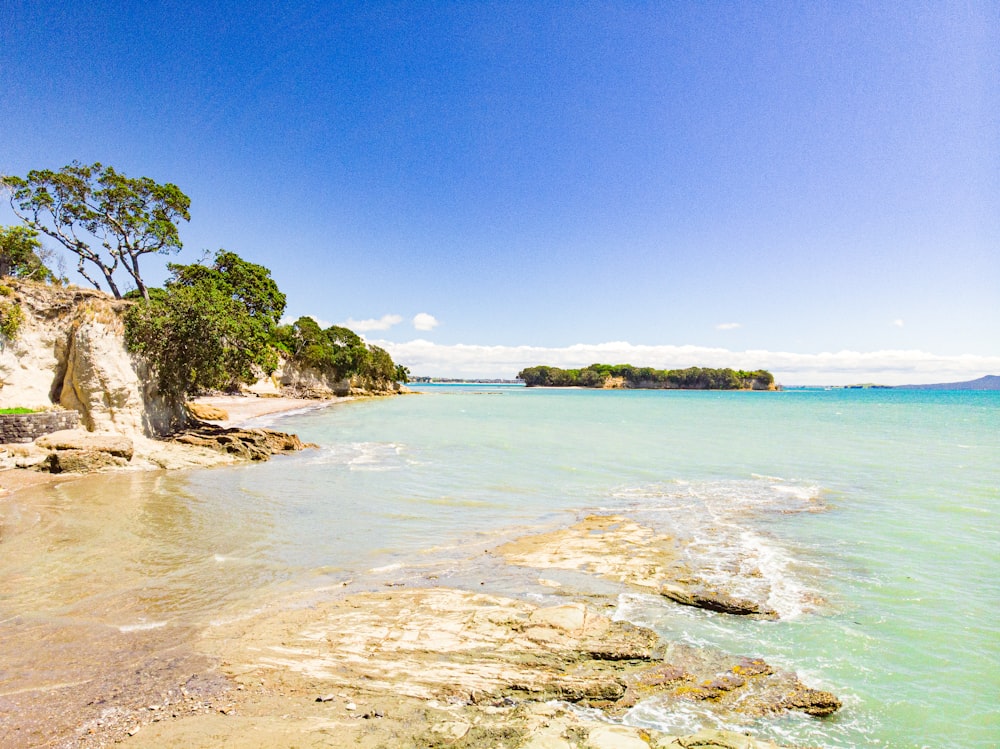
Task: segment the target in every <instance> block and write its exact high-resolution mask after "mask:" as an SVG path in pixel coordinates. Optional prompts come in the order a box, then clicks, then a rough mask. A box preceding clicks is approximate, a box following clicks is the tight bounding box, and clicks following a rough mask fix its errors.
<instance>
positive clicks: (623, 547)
mask: <svg viewBox="0 0 1000 749" xmlns="http://www.w3.org/2000/svg"><path fill="white" fill-rule="evenodd" d="M680 543H682V540H681V539H677V538H675V537H673V536H669V535H665V534H659V535H658V534H656V533H654V532H653V530H652V529H650V528H646V527H644V526H641V525H639V524H637V523H635V522H634V521H632V520H629V519H628V518H625V517H622V516H620V515H591V516H590V517H587V518H584V519H583V520H581V521H580V522H579V523H576V524H574V525H572V526H570V527H569V528H564V529H562V530H558V531H553V532H551V533H541V534H538V535H534V536H527V537H526V538H521V539H518V540H517V541H513V542H511V543H509V544H505V545H503V546H501V547H500V548H499V549H498V550H497V551H498V552H499V553H500V554H502V555H503V556H504V558H506V559H507V561H509V562H511V563H513V564H517V565H521V566H524V567H535V568H537V569H568V570H584V571H586V572H589V573H592V574H596V575H599V576H601V577H604V578H607V579H609V580H615V581H617V582H622V583H625V584H627V585H629V586H634V587H636V588H640V589H643V590H646V591H649V592H656V593H659V594H660V595H662V596H664V597H665V598H669V599H670V600H672V601H675V602H676V603H680V604H683V605H685V606H696V607H698V608H703V609H707V610H709V611H718V612H721V613H726V614H737V615H743V616H752V617H754V618H758V619H777V618H778V614H777V612H776V611H774V610H773V609H772V608H770V607H769V606H768V605H767V602H766V601H764V600H751V599H749V598H746V597H744V596H737V595H734V594H733V593H732V592H730V591H727V590H721V589H719V588H718V587H715V586H713V585H711V584H709V583H707V582H705V581H704V580H703V579H701V578H700V576H699V572H698V570H697V569H692V568H691V566H690V565H689V564H687V563H684V562H682V561H681V559H680V555H679V554H678V544H680Z"/></svg>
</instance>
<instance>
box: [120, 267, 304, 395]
mask: <svg viewBox="0 0 1000 749" xmlns="http://www.w3.org/2000/svg"><path fill="white" fill-rule="evenodd" d="M168 267H169V268H170V271H171V273H172V277H171V279H170V280H169V281H167V283H166V288H165V289H151V290H150V293H149V299H148V300H143V301H139V302H137V303H136V304H135V305H134V306H133V307H131V308H130V309H129V310H128V312H127V313H126V315H125V340H126V343H127V344H128V347H129V349H130V350H131V351H134V352H135V353H138V354H141V355H142V356H144V357H145V358H146V359H147V360H148V361H149V362H150V363H151V365H152V366H153V369H154V370H155V372H156V374H157V377H158V381H159V387H160V390H161V392H163V393H165V394H166V395H168V396H172V397H176V398H180V397H182V396H184V395H188V394H191V393H195V392H198V391H199V390H228V389H232V388H234V387H236V386H237V385H238V384H239V383H250V382H253V381H254V380H256V378H257V375H258V373H259V372H260V371H261V370H263V371H264V372H266V373H270V372H272V371H274V368H275V366H277V354H276V352H275V350H274V348H273V347H272V346H271V341H272V336H273V334H274V331H275V328H276V325H277V322H278V319H279V318H280V317H281V313H282V312H283V311H284V309H285V295H284V294H282V293H281V292H280V291H279V290H278V286H277V284H275V282H274V281H273V280H272V279H271V272H270V271H269V270H268V269H267V268H264V267H263V266H260V265H256V264H254V263H249V262H247V261H245V260H243V259H242V258H240V257H239V256H238V255H236V254H235V253H232V252H226V251H224V250H220V251H219V252H218V253H217V254H216V256H215V262H214V263H213V264H212V265H211V266H205V265H174V264H171V265H169V266H168Z"/></svg>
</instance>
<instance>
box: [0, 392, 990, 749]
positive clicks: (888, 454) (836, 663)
mask: <svg viewBox="0 0 1000 749" xmlns="http://www.w3.org/2000/svg"><path fill="white" fill-rule="evenodd" d="M273 425H274V426H275V427H277V428H280V429H285V430H287V431H294V432H297V433H299V435H300V436H301V437H302V438H303V439H305V440H309V441H313V442H316V443H318V444H319V445H320V448H319V449H317V450H310V451H306V452H303V453H300V454H297V455H294V456H289V457H286V458H280V459H276V460H273V461H271V462H270V463H267V464H263V465H254V466H243V467H238V468H227V469H215V470H205V471H197V472H192V473H186V474H167V475H158V476H146V475H132V476H127V477H121V476H117V477H102V478H100V479H97V480H95V481H92V482H77V483H75V484H69V485H66V487H64V488H62V489H60V490H58V491H57V492H54V493H53V494H52V495H51V497H50V499H49V501H48V504H47V507H46V509H45V510H44V511H41V515H40V516H39V517H41V516H44V519H42V520H36V519H34V518H33V517H28V515H29V514H30V513H29V511H28V510H27V509H23V510H22V516H17V515H16V513H13V514H12V513H11V512H10V511H8V516H7V517H6V519H5V523H6V526H7V527H8V533H7V535H8V540H7V541H6V542H5V547H4V548H5V549H6V550H7V551H6V554H7V556H6V558H5V559H4V560H0V567H2V569H0V572H2V573H3V574H4V575H6V576H10V575H13V576H14V577H15V578H16V579H17V580H18V583H19V585H18V590H19V591H20V592H19V593H17V594H13V593H10V594H0V613H9V611H10V610H12V609H18V607H20V609H22V610H23V609H25V608H31V609H32V610H34V611H35V613H36V614H38V615H41V613H39V612H43V613H44V612H48V614H46V615H51V616H54V617H55V616H58V617H60V621H63V620H65V619H67V618H71V617H73V616H77V617H84V616H87V617H90V618H92V619H93V618H95V617H96V618H99V619H101V621H102V622H103V623H104V624H111V625H113V626H115V627H118V629H120V630H121V631H123V632H127V631H131V630H132V629H141V628H145V627H169V626H174V625H177V624H185V625H186V624H205V623H210V622H211V621H212V620H213V619H214V618H216V617H219V616H220V612H222V611H223V610H226V611H231V610H232V609H233V608H237V609H238V607H239V606H241V605H243V606H245V605H248V600H249V597H251V594H252V598H253V599H254V605H258V604H259V600H260V599H261V598H267V597H276V596H278V595H279V594H281V593H282V592H284V591H287V589H288V588H289V587H292V588H309V587H324V586H328V585H333V586H337V585H339V584H343V583H348V582H350V583H352V584H363V585H370V586H372V587H375V586H380V585H384V584H387V583H390V582H391V583H397V582H405V583H412V584H427V580H433V581H434V584H460V585H472V584H478V583H482V584H484V585H485V586H486V588H487V589H488V590H494V591H496V592H501V593H505V594H515V595H525V596H529V597H531V598H539V599H541V598H544V597H545V596H546V595H549V593H548V592H547V591H546V589H545V588H543V587H541V586H539V585H537V583H536V581H535V578H537V574H529V571H524V572H520V573H519V572H518V571H516V570H506V571H503V570H501V568H500V566H499V565H498V564H496V563H495V562H491V561H489V560H490V559H492V558H491V557H490V556H489V555H486V554H484V553H483V552H484V551H488V550H490V549H491V548H493V547H495V546H496V545H497V544H498V543H500V542H501V541H502V540H503V539H505V538H510V537H515V536H517V535H523V534H524V533H526V532H533V531H535V530H539V529H547V528H554V527H561V526H566V525H569V524H570V523H572V522H573V521H574V520H575V519H576V518H578V517H580V516H581V515H583V514H586V513H588V512H592V511H594V510H611V511H615V512H622V513H627V514H630V515H633V516H635V518H636V519H637V520H639V521H641V522H643V523H647V524H652V525H654V526H656V527H658V528H660V529H663V530H671V531H674V532H677V533H678V535H682V536H683V537H685V538H687V539H689V540H690V546H689V551H690V553H691V555H692V559H695V560H697V562H698V564H699V565H700V567H701V569H702V571H703V573H704V574H705V575H706V576H708V577H710V578H711V577H712V576H716V577H717V578H718V579H719V580H720V581H723V580H726V581H728V582H729V583H730V584H731V585H733V586H734V587H736V588H737V589H739V588H740V587H741V586H745V587H746V588H747V590H748V591H752V590H755V589H756V590H758V591H760V590H763V591H764V592H765V595H767V596H768V601H769V603H770V604H771V605H772V606H773V607H774V608H775V609H777V610H778V611H779V613H780V614H781V619H780V620H778V621H775V622H761V621H749V620H745V619H740V618H737V617H730V616H726V615H721V614H713V613H710V612H704V611H699V610H695V609H689V608H684V607H680V606H676V605H672V604H669V603H667V602H664V601H663V600H662V599H659V598H657V597H653V596H644V595H641V594H635V593H622V594H620V595H619V593H618V591H617V590H616V589H615V590H613V591H612V594H613V595H614V596H616V598H615V599H614V600H616V601H617V609H616V612H615V615H616V616H618V617H620V618H625V619H629V620H632V621H636V622H639V623H642V624H646V625H648V626H652V627H654V628H656V629H657V630H658V631H660V632H661V633H662V634H663V635H664V636H665V637H668V638H672V639H679V640H683V641H686V642H690V643H695V644H701V645H713V646H718V647H721V648H723V649H726V650H729V651H731V652H737V653H742V654H747V655H754V656H761V657H764V658H765V659H767V660H768V661H770V662H772V663H773V664H775V665H779V666H782V667H786V668H789V669H793V670H795V671H797V672H798V673H799V674H800V676H801V677H802V678H803V680H804V681H806V682H807V683H808V684H810V685H811V686H815V687H818V688H823V689H829V690H831V691H833V692H835V693H836V694H838V695H839V696H840V697H841V698H842V699H843V700H844V709H843V710H842V711H841V712H840V713H839V714H837V715H836V716H834V717H832V718H830V719H825V720H821V719H813V718H807V717H790V718H782V719H773V720H764V721H758V722H755V723H750V724H745V725H744V724H740V725H730V726H728V727H730V728H736V729H740V730H747V731H751V732H753V733H754V734H755V735H758V736H762V737H768V738H771V739H773V740H778V741H782V742H785V743H789V744H797V745H802V746H825V747H859V746H884V747H925V746H926V747H941V746H955V747H983V748H985V747H995V746H997V745H1000V722H998V705H1000V668H998V666H1000V664H998V652H1000V624H998V620H997V614H998V611H1000V582H998V579H1000V523H998V515H997V513H998V511H1000V393H975V392H971V393H959V392H919V391H894V390H869V391H858V390H833V391H822V390H816V391H814V390H801V391H786V392H781V393H743V392H736V393H714V392H713V393H709V392H662V391H661V392H655V391H581V390H534V389H532V390H527V389H524V388H517V387H481V386H477V387H472V386H448V387H445V386H427V387H424V388H422V394H421V395H419V396H412V397H403V398H394V399H380V400H372V401H358V402H352V403H347V404H342V405H337V406H335V407H332V408H327V409H323V410H318V411H312V412H308V413H304V414H300V415H292V416H285V417H282V418H279V419H275V420H274V421H273ZM96 482H103V483H96ZM74 487H76V488H74ZM95 487H98V488H100V487H103V488H104V490H103V491H102V492H99V496H100V497H104V498H106V499H102V500H97V499H94V496H95ZM83 492H89V494H88V496H89V497H90V499H88V502H89V504H88V506H87V509H86V512H83V511H82V510H81V508H80V505H79V501H78V500H79V497H80V496H82V493H83ZM118 495H121V496H124V495H128V496H130V497H141V498H142V500H141V501H140V502H138V503H136V502H134V501H133V504H131V505H128V507H130V508H131V509H129V510H127V511H123V510H122V505H121V504H120V503H118V502H116V501H114V500H112V499H110V497H113V496H118ZM10 531H16V532H14V533H11V532H10ZM43 536H44V538H45V539H47V540H46V543H47V544H48V547H47V555H46V557H45V559H43V560H42V561H41V562H40V561H39V560H38V554H37V548H38V543H39V539H40V538H42V537H43ZM84 539H86V543H85V541H84ZM19 543H20V544H23V545H24V553H23V555H20V556H19V553H18V544H19ZM86 549H91V551H89V552H87V551H86ZM33 550H34V552H33ZM32 553H33V554H34V555H33V556H32ZM88 554H89V556H87V555H88ZM81 555H82V556H83V558H84V559H83V561H84V563H86V564H87V565H89V566H90V569H94V568H99V567H101V566H102V565H103V566H104V567H107V568H113V569H114V570H115V573H114V574H113V575H108V576H96V578H97V579H93V578H94V576H91V578H90V579H89V581H88V583H87V585H86V586H85V587H80V580H79V578H80V577H82V576H81V575H80V574H79V570H80V557H81ZM18 559H21V560H22V562H20V563H19V562H18V561H17V560H18ZM26 560H31V562H30V568H29V565H28V561H26ZM8 579H10V578H9V577H8ZM595 585H599V583H595ZM610 588H611V586H609V589H610ZM595 589H596V588H595ZM68 591H74V592H73V593H70V592H68ZM97 609H100V611H102V612H104V613H102V614H100V615H99V616H98V615H97V614H95V613H94V611H95V610H97ZM625 720H626V721H627V722H630V723H633V724H638V725H647V726H652V727H657V728H661V729H665V730H670V731H680V730H693V729H695V728H698V727H700V726H706V725H717V720H716V719H715V718H714V717H713V716H712V715H711V714H710V713H702V712H698V711H697V710H696V709H694V708H689V709H687V710H673V711H671V710H668V709H666V708H664V707H663V706H662V705H658V704H656V703H655V702H650V703H646V704H641V705H639V706H638V707H637V708H635V709H634V710H633V711H632V712H631V713H630V714H629V715H627V716H626V718H625Z"/></svg>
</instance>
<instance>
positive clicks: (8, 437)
mask: <svg viewBox="0 0 1000 749" xmlns="http://www.w3.org/2000/svg"><path fill="white" fill-rule="evenodd" d="M78 426H80V413H79V412H78V411H43V412H42V413H34V414H0V443H4V444H6V443H9V442H31V441H33V440H34V439H35V438H36V437H41V436H42V435H43V434H49V433H51V432H58V431H59V430H60V429H76V428H77V427H78Z"/></svg>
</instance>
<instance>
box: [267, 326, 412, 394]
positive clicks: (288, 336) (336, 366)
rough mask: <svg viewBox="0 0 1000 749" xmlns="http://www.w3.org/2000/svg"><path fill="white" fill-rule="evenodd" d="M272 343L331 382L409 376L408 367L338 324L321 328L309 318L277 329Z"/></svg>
mask: <svg viewBox="0 0 1000 749" xmlns="http://www.w3.org/2000/svg"><path fill="white" fill-rule="evenodd" d="M274 343H275V346H276V347H277V348H278V349H280V350H281V351H283V352H284V353H285V354H286V355H287V356H288V357H289V359H291V360H292V361H295V362H297V363H298V364H301V365H304V366H308V367H311V368H313V369H315V370H317V371H319V372H321V373H322V374H323V375H325V376H326V377H327V378H328V379H330V380H333V381H337V380H343V379H346V378H350V377H358V378H361V379H363V380H367V381H368V382H369V383H375V382H394V381H396V380H399V379H403V378H406V377H408V376H409V370H407V369H406V367H398V366H397V365H396V364H395V363H394V362H393V361H392V357H390V356H389V353H388V352H387V351H385V350H384V349H381V348H379V347H378V346H373V345H370V344H366V343H365V342H364V341H363V340H362V339H361V336H359V335H358V334H357V333H355V332H354V331H352V330H349V329H348V328H344V327H341V326H339V325H332V326H330V327H329V328H327V329H326V330H323V329H321V328H320V326H319V323H317V322H316V321H315V320H314V319H313V318H311V317H300V318H299V319H298V320H296V321H295V322H294V323H292V324H291V325H282V326H280V327H279V328H277V329H276V330H275V333H274ZM403 381H404V382H405V381H406V380H405V379H403Z"/></svg>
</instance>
